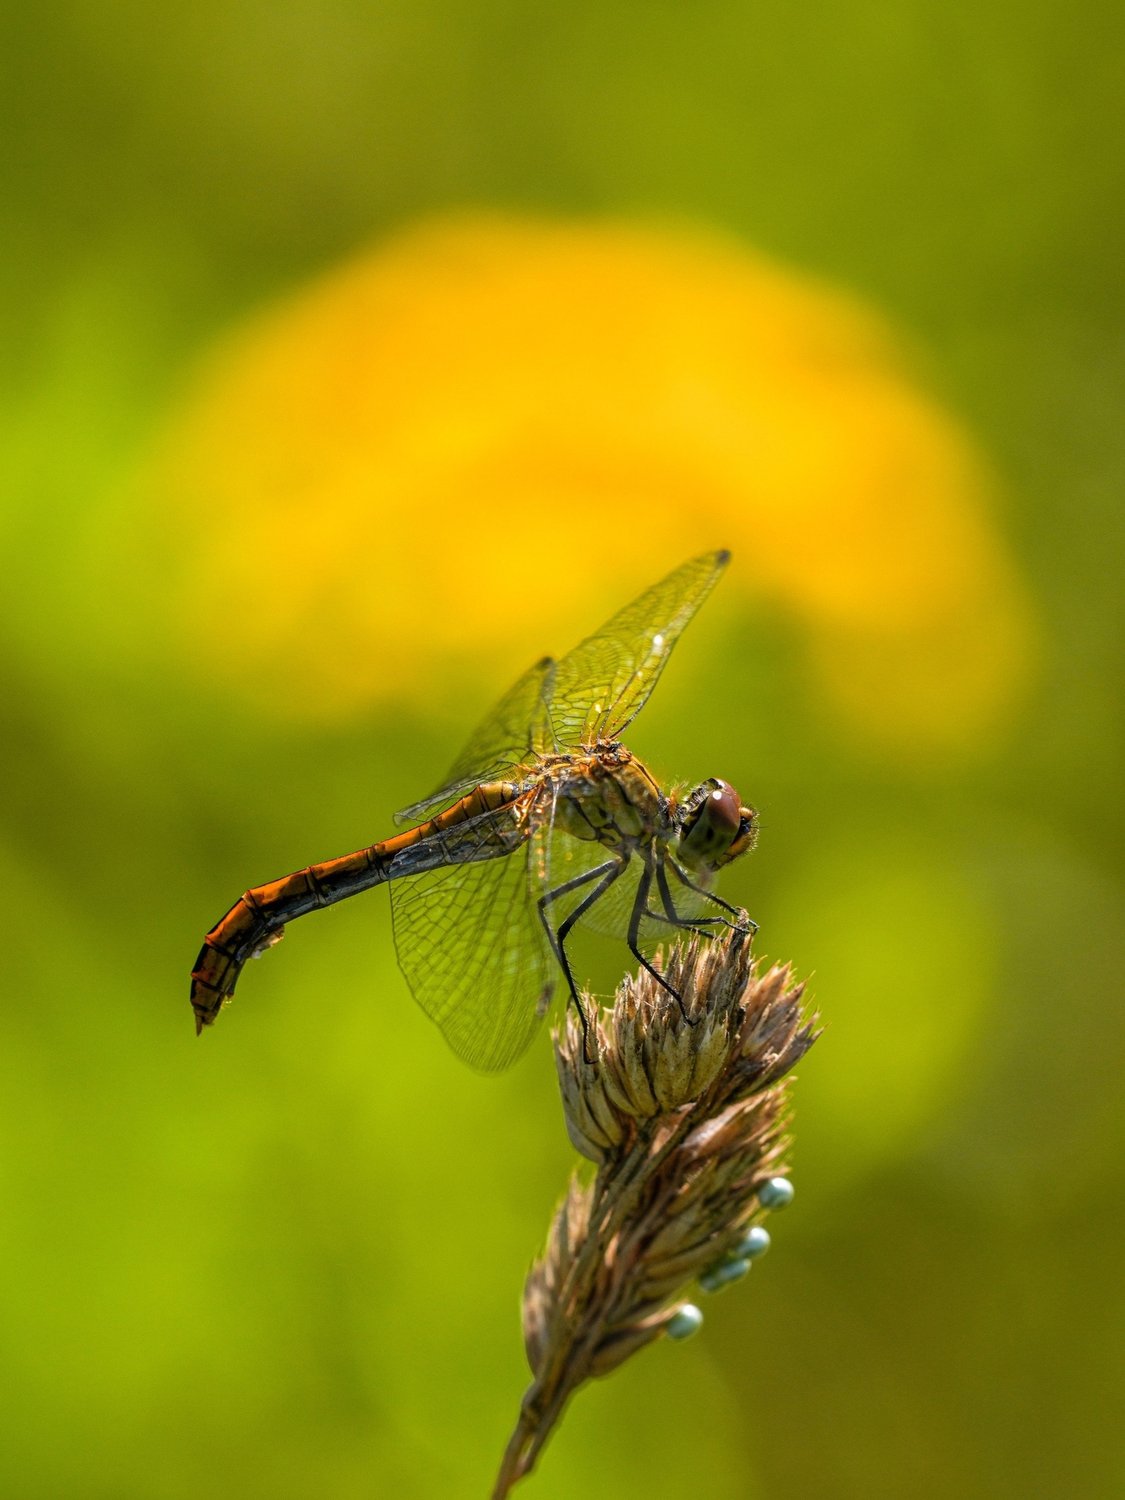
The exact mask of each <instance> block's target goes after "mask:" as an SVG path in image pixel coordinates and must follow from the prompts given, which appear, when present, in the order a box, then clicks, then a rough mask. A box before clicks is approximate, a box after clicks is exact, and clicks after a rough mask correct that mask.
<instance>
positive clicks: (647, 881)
mask: <svg viewBox="0 0 1125 1500" xmlns="http://www.w3.org/2000/svg"><path fill="white" fill-rule="evenodd" d="M652 867H653V856H652V852H651V850H646V851H645V855H644V869H643V870H642V871H641V878H640V880H639V881H638V883H637V894H636V898H635V899H634V901H633V912H632V915H631V916H630V918H629V937H628V943H629V952H630V953H631V954H632V955H633V957H634V958H635V959H636V960H637V962H638V963H639V964H640V966H641V968H642V969H647V970H648V972H649V973H650V974H651V975H652V977H653V978H654V979H655V980H656V982H657V984H659V985H661V986H662V987H663V988H664V989H666V990H667V991H668V993H669V994H670V995H671V997H672V999H673V1000H674V1001H675V1002H676V1004H677V1005H678V1006H679V1007H680V1014H681V1015H682V1016H683V1018H684V1020H685V1021H686V1022H687V1023H688V1025H689V1026H694V1025H695V1024H696V1020H697V1019H698V1018H696V1020H693V1019H692V1017H691V1016H689V1015H688V1013H687V1010H686V1008H685V1006H684V997H683V996H682V995H681V994H680V992H679V990H678V989H676V987H675V986H674V985H672V984H670V983H669V982H668V980H667V979H665V977H664V975H663V974H662V973H661V972H660V970H659V969H658V968H657V967H656V966H655V964H653V963H651V962H650V961H649V960H648V959H647V958H646V957H645V955H644V954H643V953H642V952H641V949H640V934H641V921H642V919H643V918H644V917H646V916H652V915H654V914H653V913H652V912H650V911H649V909H648V893H649V891H650V890H651V888H652Z"/></svg>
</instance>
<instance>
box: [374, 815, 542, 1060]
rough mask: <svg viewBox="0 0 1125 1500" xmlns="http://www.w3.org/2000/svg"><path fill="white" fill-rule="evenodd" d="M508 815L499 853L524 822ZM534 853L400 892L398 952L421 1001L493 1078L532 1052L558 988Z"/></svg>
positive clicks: (396, 901) (396, 896)
mask: <svg viewBox="0 0 1125 1500" xmlns="http://www.w3.org/2000/svg"><path fill="white" fill-rule="evenodd" d="M501 811H502V813H503V816H504V818H505V819H506V820H507V822H508V827H507V829H506V830H497V831H496V833H495V834H494V835H493V837H492V842H493V846H494V847H495V845H496V844H498V843H500V842H502V840H503V838H504V837H510V835H511V828H512V824H513V821H514V819H515V816H516V814H515V812H514V810H509V809H503V810H501ZM497 816H499V814H498V815H497ZM460 826H465V825H460ZM484 832H485V830H484V829H483V828H482V830H481V833H482V834H484ZM522 836H523V835H522V834H521V837H522ZM529 847H530V846H529V843H528V842H527V840H526V838H525V839H524V842H523V843H521V844H520V846H519V847H518V848H516V849H514V850H513V851H512V852H511V853H509V854H507V855H506V856H504V857H501V858H495V859H488V860H485V861H483V862H479V863H470V864H451V865H443V866H440V867H439V868H437V869H435V870H429V871H426V872H425V873H423V874H419V875H414V876H410V877H408V878H406V879H403V880H396V881H393V882H392V884H391V913H392V917H393V920H394V933H395V947H396V949H397V951H398V961H399V964H400V965H401V967H402V971H403V973H404V974H405V976H406V981H407V983H408V984H409V985H410V988H411V990H412V992H413V994H414V998H415V999H416V1000H417V1001H418V1004H419V1005H420V1006H421V1007H422V1009H423V1010H424V1011H425V1012H426V1014H427V1015H428V1016H430V1017H431V1018H432V1019H433V1020H434V1021H436V1022H437V1024H438V1026H440V1027H441V1030H442V1032H443V1033H444V1035H445V1039H446V1041H447V1042H448V1043H449V1045H450V1046H451V1047H452V1048H453V1050H454V1052H456V1053H457V1054H458V1056H459V1057H462V1058H464V1060H465V1061H466V1062H468V1063H470V1064H471V1065H472V1066H473V1067H474V1068H480V1069H482V1070H484V1071H487V1072H492V1071H496V1070H499V1069H501V1068H506V1067H508V1066H509V1065H510V1064H511V1063H514V1062H515V1061H516V1059H517V1058H518V1057H520V1056H521V1055H522V1053H523V1052H524V1051H525V1050H526V1049H527V1047H528V1044H529V1043H530V1041H531V1038H532V1037H533V1036H534V1034H535V1031H536V1029H537V1027H538V1025H539V1022H540V1020H541V1019H542V1017H543V1014H544V1012H545V1010H546V1008H547V1003H548V1002H549V1000H550V998H551V993H552V989H553V986H554V978H555V965H554V959H553V956H552V955H551V952H550V948H549V945H548V943H547V939H546V935H545V933H544V931H543V927H542V924H541V923H540V921H539V916H538V913H537V912H536V910H535V903H534V884H533V877H532V875H531V873H530V872H529V868H528V850H529Z"/></svg>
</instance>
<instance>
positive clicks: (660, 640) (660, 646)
mask: <svg viewBox="0 0 1125 1500" xmlns="http://www.w3.org/2000/svg"><path fill="white" fill-rule="evenodd" d="M652 649H653V650H654V651H663V650H664V637H663V636H662V635H654V636H653V638H652Z"/></svg>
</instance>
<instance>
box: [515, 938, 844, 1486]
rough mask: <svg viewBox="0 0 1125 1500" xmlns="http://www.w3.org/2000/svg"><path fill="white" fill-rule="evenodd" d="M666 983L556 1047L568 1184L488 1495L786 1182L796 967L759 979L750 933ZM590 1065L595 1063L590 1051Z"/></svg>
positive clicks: (538, 1277) (658, 1324)
mask: <svg viewBox="0 0 1125 1500" xmlns="http://www.w3.org/2000/svg"><path fill="white" fill-rule="evenodd" d="M664 973H665V977H666V978H667V980H668V982H669V983H670V984H671V985H672V987H673V988H674V989H675V991H676V992H677V994H678V995H679V997H680V999H679V1000H677V999H676V997H675V996H674V995H672V994H669V992H668V990H667V989H665V988H664V986H663V985H662V984H660V983H659V981H658V980H657V979H656V978H655V977H654V976H653V975H652V974H650V973H648V972H647V971H646V970H642V971H641V973H640V974H639V975H638V976H637V977H635V978H634V977H629V978H627V979H625V980H623V981H622V983H621V985H620V986H619V987H618V990H617V993H616V995H615V997H614V1001H613V1005H612V1007H611V1008H610V1009H609V1010H608V1011H606V1012H604V1013H603V1014H602V1015H601V1016H600V1017H599V1019H598V1020H597V1022H596V1024H595V1025H593V1026H592V1027H591V1036H590V1039H589V1041H587V1042H585V1043H584V1040H583V1034H582V1029H581V1026H580V1025H579V1023H578V1021H577V1020H576V1019H575V1017H574V1016H573V1015H570V1014H568V1016H567V1020H566V1024H565V1025H564V1026H563V1028H562V1029H561V1031H556V1033H555V1038H554V1040H555V1054H556V1060H557V1063H558V1071H559V1082H560V1087H561V1091H562V1098H563V1108H564V1112H565V1115H566V1125H567V1131H568V1133H569V1135H570V1138H571V1141H572V1142H573V1144H574V1146H575V1147H576V1149H577V1150H578V1151H580V1152H581V1153H582V1154H583V1155H584V1156H586V1157H588V1158H589V1159H590V1160H591V1161H593V1162H595V1163H596V1164H597V1171H596V1174H595V1176H594V1178H593V1180H592V1181H583V1180H582V1178H581V1177H580V1176H579V1175H578V1174H576V1175H575V1176H574V1178H572V1180H571V1183H570V1187H569V1190H568V1192H567V1195H566V1198H565V1199H564V1201H563V1203H562V1205H561V1206H560V1208H559V1210H558V1212H557V1214H556V1215H555V1219H554V1223H553V1224H552V1226H551V1231H550V1235H549V1238H548V1242H547V1248H546V1251H545V1252H544V1254H543V1256H542V1258H541V1259H540V1260H538V1261H537V1262H536V1263H535V1265H534V1266H533V1267H532V1269H531V1271H530V1273H529V1275H528V1278H527V1283H526V1286H525V1288H524V1298H523V1328H524V1345H525V1348H526V1351H527V1358H528V1363H529V1365H530V1366H531V1372H532V1376H533V1380H532V1383H531V1386H530V1388H529V1389H528V1391H527V1393H526V1394H525V1396H524V1398H523V1402H522V1404H521V1408H520V1416H519V1421H518V1423H517V1424H516V1428H515V1431H514V1432H513V1434H512V1437H511V1441H510V1442H509V1444H508V1448H507V1451H506V1452H505V1455H504V1461H503V1463H502V1465H501V1469H500V1474H499V1477H498V1479H497V1482H496V1487H495V1489H494V1491H493V1500H503V1497H504V1496H506V1495H507V1494H508V1493H509V1492H510V1490H511V1488H512V1486H513V1485H514V1484H515V1483H516V1482H517V1480H519V1479H520V1478H522V1477H523V1476H524V1475H526V1474H528V1473H529V1472H530V1471H531V1469H532V1467H533V1466H534V1464H535V1462H536V1459H537V1458H538V1455H539V1453H540V1451H541V1450H542V1448H543V1445H544V1443H545V1442H546V1440H547V1438H548V1436H549V1435H550V1433H551V1431H552V1430H553V1428H554V1427H555V1425H556V1424H557V1422H558V1421H559V1418H560V1417H561V1415H562V1412H563V1409H564V1407H565V1405H566V1403H567V1402H568V1401H569V1399H570V1397H571V1396H572V1395H573V1394H574V1392H575V1391H576V1390H577V1389H578V1387H579V1386H580V1385H582V1384H583V1382H584V1381H587V1380H589V1379H590V1378H591V1377H593V1376H595V1375H606V1374H608V1373H609V1372H610V1371H611V1370H613V1369H615V1368H616V1367H617V1366H618V1365H620V1364H621V1363H622V1362H623V1361H624V1360H626V1359H628V1358H629V1356H630V1355H632V1354H635V1353H636V1352H637V1350H639V1349H642V1348H644V1346H645V1345H646V1344H650V1343H652V1342H653V1341H654V1340H655V1339H658V1338H661V1337H663V1336H665V1335H666V1333H667V1330H668V1326H669V1324H670V1323H672V1320H673V1319H674V1318H676V1315H677V1313H678V1312H680V1310H681V1308H682V1307H683V1306H684V1298H683V1293H684V1291H685V1289H686V1288H687V1287H688V1286H689V1285H690V1284H691V1283H692V1282H695V1281H696V1280H698V1278H699V1277H700V1276H701V1275H703V1274H704V1273H706V1272H707V1271H708V1270H710V1269H712V1268H714V1267H715V1266H717V1265H720V1264H722V1263H723V1261H724V1259H725V1258H727V1257H729V1256H730V1255H731V1254H732V1252H733V1251H734V1249H735V1247H736V1246H737V1245H738V1244H739V1242H740V1241H741V1240H742V1239H743V1237H744V1236H745V1234H746V1231H747V1229H748V1228H749V1227H750V1226H751V1225H752V1224H754V1223H756V1222H758V1221H759V1220H760V1219H761V1218H762V1216H763V1214H764V1212H765V1210H764V1209H763V1207H762V1205H761V1202H760V1201H759V1197H758V1194H759V1190H760V1189H761V1187H762V1186H763V1184H764V1183H765V1182H767V1181H769V1180H770V1179H771V1178H774V1177H776V1176H779V1175H784V1174H785V1173H786V1170H787V1168H786V1163H785V1153H786V1149H787V1146H788V1144H789V1143H788V1138H787V1136H786V1127H787V1122H788V1112H787V1103H786V1097H787V1092H788V1080H787V1078H786V1075H787V1074H788V1073H789V1070H790V1069H791V1068H792V1067H793V1065H794V1064H795V1063H796V1062H797V1061H798V1059H799V1058H800V1057H802V1056H803V1055H804V1053H805V1052H806V1051H807V1050H808V1048H809V1047H810V1046H811V1045H812V1043H813V1041H814V1039H815V1031H814V1026H813V1022H812V1021H811V1020H810V1019H807V1018H806V1017H805V1016H804V1015H803V1014H802V1010H801V997H802V993H803V988H804V987H803V985H801V984H797V983H794V981H793V979H792V976H791V973H790V970H789V968H788V967H774V968H771V969H769V970H768V971H767V972H766V973H760V972H759V969H758V965H756V964H755V963H754V961H753V960H752V958H751V953H750V939H749V938H748V937H747V936H745V935H744V934H742V933H740V932H737V931H735V932H731V933H729V934H728V935H727V936H725V937H723V938H720V939H717V940H714V941H711V940H708V939H706V938H698V937H694V938H692V939H691V941H690V942H688V943H687V944H685V945H682V946H680V947H678V948H676V949H674V950H673V952H672V953H671V955H670V957H669V959H668V963H667V967H666V969H665V970H664ZM588 1050H589V1051H590V1052H592V1055H593V1061H588V1060H587V1051H588Z"/></svg>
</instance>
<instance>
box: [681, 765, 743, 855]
mask: <svg viewBox="0 0 1125 1500" xmlns="http://www.w3.org/2000/svg"><path fill="white" fill-rule="evenodd" d="M755 823H756V814H755V812H754V809H753V808H751V807H743V806H742V803H741V802H740V801H739V797H738V793H737V792H736V791H735V789H734V787H732V786H731V785H730V783H729V782H726V781H720V780H719V778H718V777H717V776H712V777H711V778H710V779H709V780H707V781H705V782H703V783H702V785H700V786H697V787H696V789H695V791H694V792H692V794H691V796H690V797H688V799H687V800H686V802H685V803H684V806H683V813H682V815H681V824H680V828H681V832H680V854H681V856H682V858H683V859H684V860H685V861H686V862H687V863H688V864H691V865H707V866H710V867H711V868H712V869H714V868H715V867H717V866H719V865H725V864H728V863H729V862H730V861H731V860H732V859H734V858H736V857H737V856H738V855H739V854H742V853H744V852H745V851H746V850H747V849H749V848H750V847H751V846H752V845H753V842H754V835H755Z"/></svg>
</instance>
